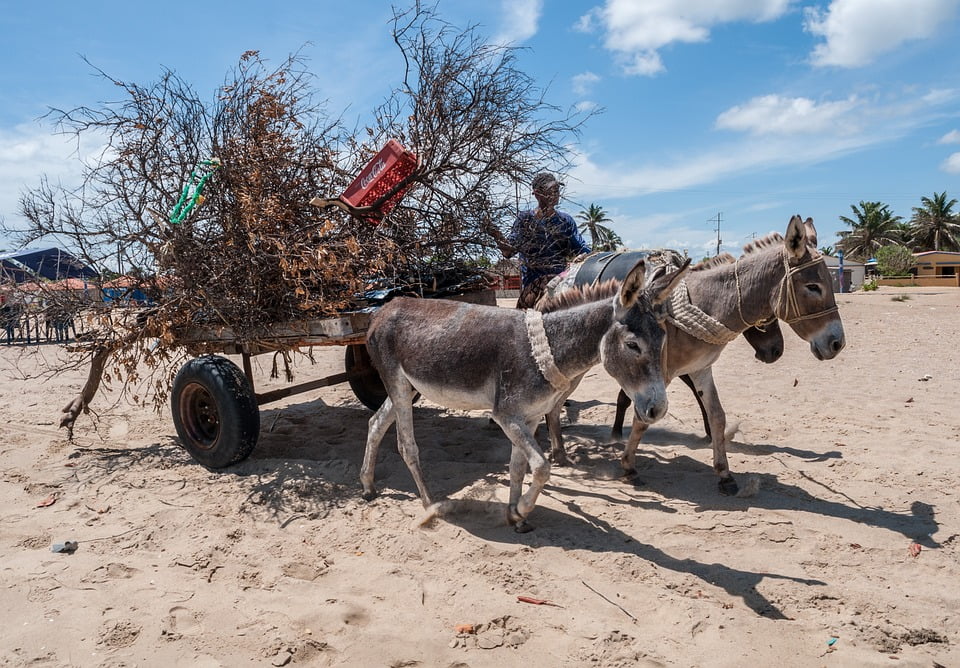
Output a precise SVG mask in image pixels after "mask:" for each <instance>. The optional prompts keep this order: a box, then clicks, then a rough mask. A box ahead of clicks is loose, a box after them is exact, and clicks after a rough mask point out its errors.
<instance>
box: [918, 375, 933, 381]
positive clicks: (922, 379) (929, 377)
mask: <svg viewBox="0 0 960 668" xmlns="http://www.w3.org/2000/svg"><path fill="white" fill-rule="evenodd" d="M931 378H933V376H931V375H930V374H929V373H925V374H923V377H922V378H918V379H917V380H920V381H927V380H930V379H931Z"/></svg>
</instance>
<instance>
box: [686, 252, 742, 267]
mask: <svg viewBox="0 0 960 668" xmlns="http://www.w3.org/2000/svg"><path fill="white" fill-rule="evenodd" d="M736 261H737V259H736V258H735V257H733V256H732V255H730V253H720V255H717V256H716V257H711V258H709V259H706V260H703V261H702V262H698V263H697V264H695V265H693V266H692V267H690V271H706V270H708V269H713V268H714V267H719V266H721V265H725V264H733V263H734V262H736Z"/></svg>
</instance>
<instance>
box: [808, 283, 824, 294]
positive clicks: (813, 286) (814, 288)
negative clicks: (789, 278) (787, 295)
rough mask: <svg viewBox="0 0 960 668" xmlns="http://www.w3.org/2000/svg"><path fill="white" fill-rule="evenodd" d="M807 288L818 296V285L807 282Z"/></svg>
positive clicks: (819, 292)
mask: <svg viewBox="0 0 960 668" xmlns="http://www.w3.org/2000/svg"><path fill="white" fill-rule="evenodd" d="M807 290H809V291H810V292H812V293H813V294H815V295H817V296H820V294H821V291H820V286H819V285H817V284H816V283H807Z"/></svg>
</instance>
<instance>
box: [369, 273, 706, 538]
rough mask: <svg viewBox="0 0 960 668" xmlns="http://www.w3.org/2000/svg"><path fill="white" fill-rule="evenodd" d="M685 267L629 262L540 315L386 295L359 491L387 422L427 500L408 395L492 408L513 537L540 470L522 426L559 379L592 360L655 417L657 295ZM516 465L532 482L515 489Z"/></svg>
mask: <svg viewBox="0 0 960 668" xmlns="http://www.w3.org/2000/svg"><path fill="white" fill-rule="evenodd" d="M688 266H689V262H687V264H684V265H683V266H682V267H681V268H680V270H678V271H675V272H672V273H667V272H666V271H661V272H658V273H655V274H653V275H652V276H651V277H650V279H649V281H648V279H647V278H646V277H645V271H646V267H645V266H644V263H643V262H642V261H641V262H638V263H637V265H636V266H635V267H634V268H633V269H632V270H631V271H630V272H629V273H628V274H627V276H626V278H625V279H624V281H623V283H622V284H618V283H617V282H615V281H611V282H608V283H605V284H603V285H600V286H594V287H591V288H588V289H585V290H577V291H571V292H569V293H567V294H566V295H564V297H563V300H564V302H565V306H566V307H565V308H559V309H558V310H553V311H551V312H549V313H540V312H539V311H536V310H533V309H530V310H526V311H518V310H516V309H502V308H497V307H493V306H479V305H476V304H465V303H462V302H454V301H447V300H440V299H410V298H402V297H401V298H397V299H394V300H392V301H390V302H388V303H387V304H386V305H385V306H383V307H382V308H381V309H379V310H378V311H377V312H376V313H375V314H374V316H373V318H372V319H371V322H370V328H369V329H368V331H367V350H368V351H369V353H370V358H371V360H372V362H373V365H374V367H376V369H377V371H378V372H379V373H380V377H381V378H382V379H383V384H384V387H385V388H386V390H387V394H388V397H387V399H386V401H384V403H383V405H382V406H381V407H380V409H379V410H377V412H376V413H375V414H374V415H373V417H372V418H370V423H369V431H368V434H367V447H366V450H365V451H364V455H363V467H362V468H361V471H360V481H361V483H362V485H363V496H364V498H365V499H367V500H371V499H373V498H374V497H375V496H376V488H375V487H374V466H375V465H376V461H377V451H378V449H379V447H380V441H381V440H382V439H383V436H384V434H385V433H386V432H387V430H388V429H389V427H390V425H391V424H393V422H394V421H396V423H397V443H398V448H399V450H400V454H401V456H402V457H403V460H404V462H405V463H406V465H407V468H408V469H410V474H411V475H412V476H413V480H414V482H415V483H416V485H417V489H418V490H419V493H420V499H421V501H422V502H423V505H424V507H429V506H431V505H432V503H433V502H432V500H431V496H430V492H429V490H428V489H427V485H426V483H425V482H424V479H423V472H422V470H421V468H420V457H419V451H418V449H417V443H416V440H415V439H414V434H413V401H414V398H415V396H416V394H417V393H418V392H419V393H420V394H422V395H423V396H425V397H426V398H427V399H429V400H430V401H432V402H434V403H437V404H440V405H442V406H447V407H449V408H457V409H462V410H478V409H490V410H491V411H492V417H493V420H494V421H495V422H496V423H497V424H498V425H500V428H501V429H503V432H504V433H505V434H506V435H507V438H509V439H510V442H511V443H512V444H513V448H512V451H511V455H510V501H509V507H508V511H507V521H508V522H509V523H510V524H512V525H513V526H514V528H515V529H516V530H517V531H518V532H524V531H529V530H530V529H531V528H532V527H531V526H530V525H529V523H528V522H527V516H528V515H529V514H530V512H531V511H532V510H533V507H534V505H535V504H536V501H537V497H538V496H539V494H540V492H541V490H542V489H543V486H544V485H545V484H546V482H547V480H548V479H549V477H550V463H549V461H548V460H547V459H546V458H545V457H544V454H543V451H542V450H541V449H540V446H539V445H538V444H537V441H536V439H535V438H534V432H535V430H536V427H537V424H538V422H539V421H540V418H541V416H542V415H544V414H546V413H547V412H548V411H550V410H551V409H552V408H553V407H554V406H555V405H556V403H557V401H558V400H560V398H561V397H563V396H564V395H565V393H566V392H567V390H568V388H569V386H570V381H571V379H574V378H579V377H580V376H582V375H583V374H584V373H585V372H586V371H587V370H588V369H590V368H591V367H593V366H594V365H596V364H597V363H598V362H601V361H602V362H603V366H604V368H605V369H606V371H607V372H608V373H609V374H610V375H611V376H612V377H613V378H614V379H615V380H616V381H617V382H618V383H619V384H620V386H621V387H622V388H623V389H624V390H625V391H626V392H627V394H628V395H629V396H630V397H631V398H632V399H633V402H634V415H635V419H636V420H637V421H639V422H642V423H643V424H652V423H654V422H656V421H657V420H659V419H660V418H661V417H663V416H664V415H665V414H666V412H667V394H666V387H665V385H664V374H663V371H662V370H661V366H660V359H661V355H662V352H663V343H664V335H665V333H664V325H663V320H664V318H665V317H666V312H665V310H664V307H663V302H664V301H665V300H666V299H667V298H668V297H669V295H670V293H671V292H672V291H673V289H674V288H675V287H676V286H677V284H678V283H679V282H680V280H681V278H682V277H683V275H684V274H685V273H686V270H687V268H688ZM527 466H529V467H530V470H531V471H532V473H533V477H532V480H531V483H530V487H529V488H528V489H527V491H526V493H524V494H522V495H521V491H522V489H521V488H522V484H523V477H524V474H525V473H526V469H527Z"/></svg>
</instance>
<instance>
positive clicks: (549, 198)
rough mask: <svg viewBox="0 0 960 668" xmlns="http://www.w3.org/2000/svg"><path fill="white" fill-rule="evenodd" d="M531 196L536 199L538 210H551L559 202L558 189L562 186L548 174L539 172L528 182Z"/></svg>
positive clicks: (555, 178)
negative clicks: (538, 205) (531, 192)
mask: <svg viewBox="0 0 960 668" xmlns="http://www.w3.org/2000/svg"><path fill="white" fill-rule="evenodd" d="M530 185H531V187H532V189H533V196H534V197H536V198H537V202H538V203H539V204H540V208H551V209H552V208H553V207H555V206H556V205H557V203H558V202H559V201H560V189H561V188H562V187H563V184H562V183H560V182H559V181H557V177H555V176H554V175H553V174H551V173H550V172H540V173H539V174H537V175H536V176H534V177H533V181H531V182H530Z"/></svg>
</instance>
